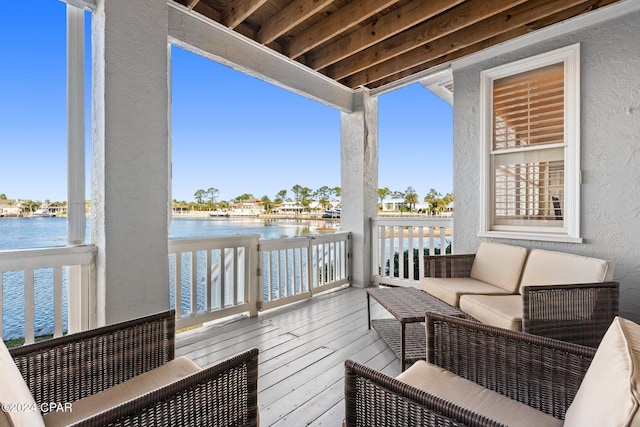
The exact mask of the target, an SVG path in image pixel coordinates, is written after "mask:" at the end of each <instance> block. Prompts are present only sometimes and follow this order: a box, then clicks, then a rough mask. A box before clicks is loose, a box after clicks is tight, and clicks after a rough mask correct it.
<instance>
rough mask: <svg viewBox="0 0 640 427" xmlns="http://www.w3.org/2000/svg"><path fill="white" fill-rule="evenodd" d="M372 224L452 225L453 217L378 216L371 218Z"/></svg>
mask: <svg viewBox="0 0 640 427" xmlns="http://www.w3.org/2000/svg"><path fill="white" fill-rule="evenodd" d="M371 225H411V226H413V227H420V226H423V227H452V226H453V218H451V217H446V216H435V217H434V216H427V217H401V216H397V217H384V218H381V217H377V218H371Z"/></svg>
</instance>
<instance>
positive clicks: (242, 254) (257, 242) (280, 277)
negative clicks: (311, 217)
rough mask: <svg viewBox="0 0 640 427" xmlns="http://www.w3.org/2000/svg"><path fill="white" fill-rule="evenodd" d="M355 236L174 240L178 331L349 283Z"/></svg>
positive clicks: (174, 301)
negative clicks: (350, 244) (350, 238)
mask: <svg viewBox="0 0 640 427" xmlns="http://www.w3.org/2000/svg"><path fill="white" fill-rule="evenodd" d="M349 237H350V234H349V233H336V234H331V235H321V236H313V237H300V238H292V239H278V240H269V239H259V236H257V235H252V236H234V237H221V238H206V239H176V240H170V241H169V268H170V295H171V303H172V306H173V307H175V309H176V316H177V325H176V326H177V327H178V328H185V327H189V326H192V325H196V324H200V323H203V322H208V321H212V320H216V319H221V318H224V317H227V316H230V315H234V314H239V313H242V312H249V313H250V314H251V315H255V314H257V312H258V311H259V310H267V309H270V308H274V307H277V306H280V305H284V304H289V303H291V302H295V301H299V300H301V299H305V298H309V297H311V296H312V295H313V294H314V293H317V292H320V291H324V290H327V289H330V288H332V287H335V286H340V285H343V284H345V283H348V279H349V271H350V269H349V253H350V251H351V248H350V246H349ZM177 260H179V261H180V262H177Z"/></svg>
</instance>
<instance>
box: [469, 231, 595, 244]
mask: <svg viewBox="0 0 640 427" xmlns="http://www.w3.org/2000/svg"><path fill="white" fill-rule="evenodd" d="M478 236H479V237H490V238H493V239H516V240H536V241H543V242H561V243H583V242H584V240H583V239H582V237H571V236H567V235H566V234H542V233H524V232H523V233H518V232H513V231H485V232H482V233H478Z"/></svg>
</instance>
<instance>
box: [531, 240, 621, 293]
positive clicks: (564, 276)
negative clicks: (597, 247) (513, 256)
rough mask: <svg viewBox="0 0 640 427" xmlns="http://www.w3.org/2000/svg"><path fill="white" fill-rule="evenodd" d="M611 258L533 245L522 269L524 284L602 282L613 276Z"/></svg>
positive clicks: (609, 279)
mask: <svg viewBox="0 0 640 427" xmlns="http://www.w3.org/2000/svg"><path fill="white" fill-rule="evenodd" d="M613 267H614V266H613V263H612V262H611V261H607V260H603V259H598V258H589V257H585V256H581V255H573V254H567V253H564V252H556V251H545V250H542V249H533V250H531V251H530V252H529V257H528V258H527V263H526V265H525V267H524V271H523V272H522V280H521V281H520V293H522V287H523V286H535V285H568V284H573V283H601V282H608V281H611V280H612V279H613Z"/></svg>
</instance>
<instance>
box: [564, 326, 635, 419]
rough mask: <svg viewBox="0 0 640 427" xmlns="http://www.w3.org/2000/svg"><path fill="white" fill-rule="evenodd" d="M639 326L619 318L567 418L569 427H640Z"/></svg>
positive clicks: (594, 361) (600, 348)
mask: <svg viewBox="0 0 640 427" xmlns="http://www.w3.org/2000/svg"><path fill="white" fill-rule="evenodd" d="M639 406H640V326H638V325H637V324H635V323H633V322H631V321H629V320H626V319H622V318H620V317H616V318H615V319H614V321H613V323H612V324H611V326H610V327H609V329H608V330H607V333H606V334H605V335H604V338H602V342H601V343H600V345H599V346H598V350H597V351H596V355H595V356H594V358H593V361H592V362H591V365H590V366H589V369H588V370H587V373H586V375H585V377H584V379H583V380H582V384H580V388H579V389H578V393H577V394H576V397H575V398H574V400H573V403H571V406H569V409H568V410H567V414H566V417H565V425H566V426H568V427H583V426H598V427H608V426H611V427H613V426H631V427H633V426H640V413H639V411H638V407H639Z"/></svg>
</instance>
